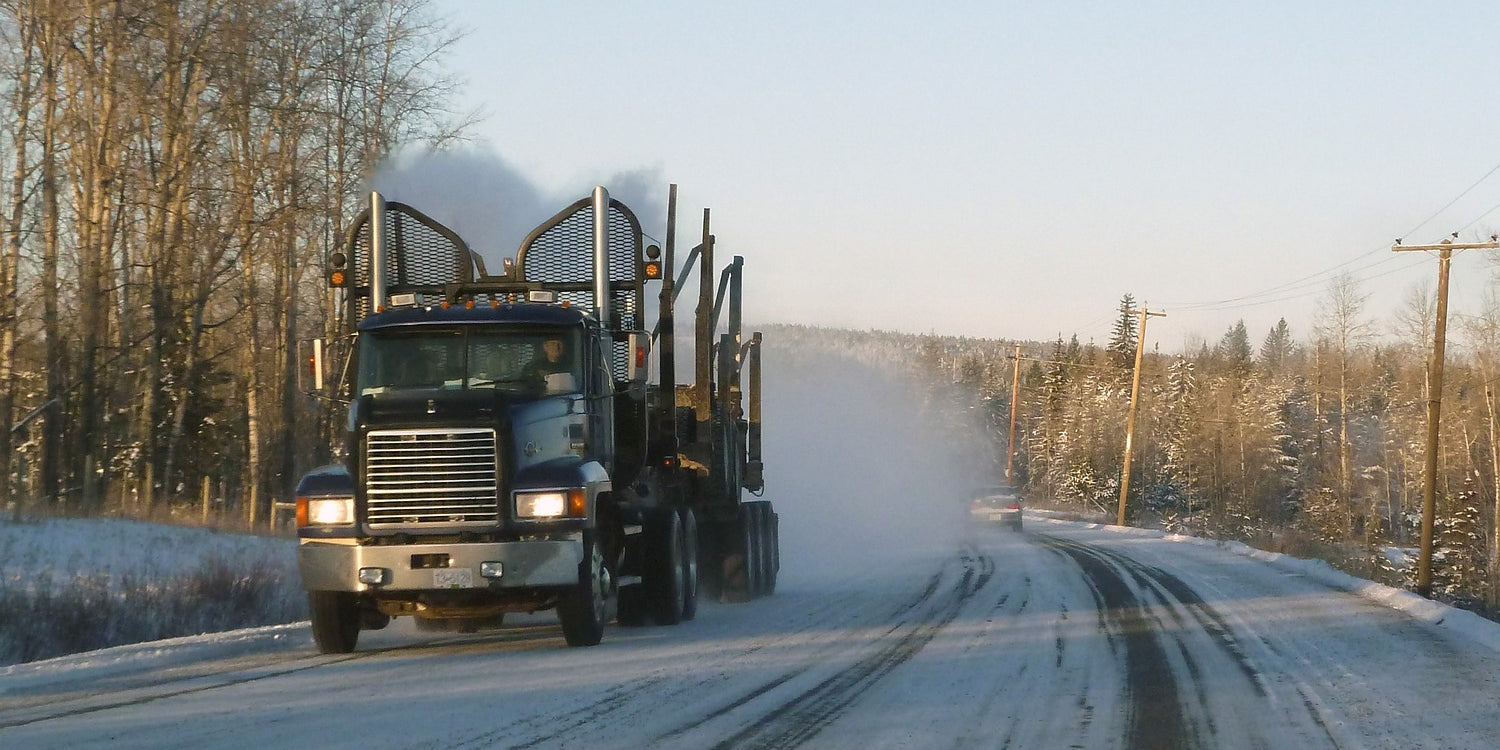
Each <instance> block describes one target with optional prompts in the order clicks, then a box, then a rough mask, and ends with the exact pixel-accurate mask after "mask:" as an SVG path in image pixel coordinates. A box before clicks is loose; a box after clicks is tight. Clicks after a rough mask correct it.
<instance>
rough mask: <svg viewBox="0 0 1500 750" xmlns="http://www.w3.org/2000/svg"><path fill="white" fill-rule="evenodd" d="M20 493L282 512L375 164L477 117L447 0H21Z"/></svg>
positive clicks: (9, 234) (16, 35) (13, 40)
mask: <svg viewBox="0 0 1500 750" xmlns="http://www.w3.org/2000/svg"><path fill="white" fill-rule="evenodd" d="M0 35H3V39H4V42H5V43H4V46H3V49H0V111H3V113H0V123H4V128H3V131H0V176H3V177H0V498H8V499H11V501H12V509H13V510H14V511H16V512H17V513H19V512H20V511H21V510H22V508H21V505H23V504H24V503H34V504H38V505H41V506H44V507H46V508H47V509H49V510H51V511H54V512H67V513H93V512H99V511H101V510H107V509H113V508H118V507H134V508H137V509H143V510H145V511H153V510H160V509H165V508H167V507H170V506H171V505H173V504H174V503H180V502H181V501H183V500H184V499H186V498H191V499H194V500H196V499H197V498H198V497H199V495H200V491H199V490H200V487H202V488H205V489H206V488H208V487H212V488H213V494H214V496H215V498H216V501H218V500H222V499H225V498H227V499H229V501H230V505H231V506H233V507H235V508H237V509H241V510H243V511H245V512H246V513H247V514H248V515H250V516H251V517H254V516H256V515H259V516H260V517H261V518H264V517H265V513H266V512H267V511H268V510H269V505H268V504H269V502H270V501H271V500H272V499H273V498H280V499H286V495H287V493H288V491H289V489H290V488H289V485H290V483H292V482H295V479H296V477H297V476H298V475H299V473H300V472H301V471H302V470H304V469H306V468H308V466H309V465H310V464H312V463H315V462H318V461H320V460H322V459H326V457H327V455H326V447H325V446H326V445H327V441H326V440H325V439H324V436H325V435H326V434H327V433H328V432H329V427H328V425H327V424H326V423H325V422H326V420H327V416H325V415H326V414H327V413H328V410H326V409H322V408H319V407H318V406H317V405H316V404H313V403H310V402H309V401H308V400H307V399H306V397H304V396H303V395H301V394H300V393H299V391H298V389H297V387H296V383H297V379H298V378H297V376H298V368H299V366H300V362H299V357H298V354H297V350H298V349H297V345H296V342H297V341H298V340H299V339H307V338H310V337H314V336H321V335H324V334H325V333H327V332H328V331H327V330H326V328H325V327H326V326H328V325H331V323H332V321H333V320H334V315H333V304H332V303H333V298H332V296H331V295H330V294H329V290H328V289H327V285H326V284H325V283H324V282H323V272H324V268H325V263H326V258H327V256H328V254H329V252H330V250H331V248H333V247H334V246H335V245H336V244H337V243H339V242H340V240H341V238H342V236H343V233H344V227H343V226H342V225H341V221H343V220H344V219H346V218H347V217H349V216H351V215H353V213H354V212H355V211H356V210H357V206H358V204H359V202H360V200H361V195H362V194H363V191H364V189H365V185H367V184H368V180H369V176H370V175H371V173H372V170H373V169H374V168H375V166H376V165H377V164H379V163H380V162H381V160H382V159H385V158H387V157H388V156H389V155H391V154H392V152H393V150H395V149H396V148H398V147H400V146H402V145H409V144H414V143H428V144H439V143H441V142H443V141H445V140H447V139H449V138H452V137H455V136H456V135H457V134H459V133H461V131H462V129H463V127H464V125H465V122H464V121H463V119H462V117H461V116H459V115H455V114H454V113H453V112H451V111H450V102H451V101H452V98H453V92H454V90H455V84H454V81H453V80H452V79H450V78H449V77H448V74H446V73H445V72H444V71H443V70H442V68H441V67H440V65H439V63H440V62H441V56H442V53H443V51H444V50H445V49H447V48H448V46H449V45H450V44H451V43H452V42H453V41H454V37H453V35H452V34H451V33H450V32H449V31H448V30H447V29H446V28H445V26H444V25H443V24H442V23H441V22H440V20H439V19H437V18H436V17H435V16H434V14H433V13H432V11H431V8H430V7H429V5H428V3H427V0H0Z"/></svg>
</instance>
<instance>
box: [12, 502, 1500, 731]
mask: <svg viewBox="0 0 1500 750" xmlns="http://www.w3.org/2000/svg"><path fill="white" fill-rule="evenodd" d="M964 536H965V539H964V540H963V541H961V542H959V543H957V544H954V545H946V548H945V549H937V548H934V549H931V550H927V551H925V552H916V551H913V552H903V553H901V554H900V555H899V556H890V557H880V558H874V559H872V564H871V565H870V566H869V568H868V569H867V571H866V573H867V574H866V575H863V576H858V577H852V576H830V577H823V578H817V577H813V576H807V575H804V576H803V577H801V578H798V577H795V576H788V577H787V578H786V579H785V580H784V583H783V586H782V587H781V589H780V590H779V591H778V592H777V593H776V595H775V596H773V597H772V598H770V599H767V600H762V601H758V602H753V603H750V604H743V605H713V604H706V605H705V606H703V608H702V609H701V610H700V613H699V617H698V619H697V620H695V621H693V622H689V623H684V624H683V625H680V626H677V627H675V628H655V627H652V628H640V629H621V628H613V629H611V630H610V632H609V633H608V634H607V635H606V639H605V642H604V644H602V645H601V646H598V647H595V648H590V649H569V648H566V647H564V646H563V644H562V638H561V634H560V631H558V629H557V628H556V626H555V625H554V624H553V623H552V621H551V619H550V618H549V617H544V616H537V617H536V618H535V619H534V620H531V621H528V622H523V623H518V624H516V625H514V626H512V627H509V628H507V629H505V630H502V631H497V632H493V633H488V634H477V635H471V636H443V637H441V638H434V637H433V635H432V634H420V633H417V632H416V631H414V630H413V629H411V628H410V627H409V626H406V625H402V624H400V621H398V625H396V626H393V627H392V628H390V629H388V630H386V631H379V632H367V633H365V634H364V635H363V636H362V642H361V644H360V650H359V651H357V652H356V653H354V654H352V655H347V656H336V657H335V656H320V655H318V654H317V653H316V651H315V649H314V648H313V646H312V644H311V640H310V637H309V635H308V633H307V631H306V627H305V625H304V626H301V627H283V628H271V629H263V630H257V631H242V632H239V633H235V634H230V635H221V636H205V637H201V638H195V639H180V640H178V641H171V642H163V643H159V644H150V645H145V646H135V647H125V648H122V649H113V650H110V651H105V652H96V653H94V654H87V655H80V656H76V657H68V658H64V659H59V660H54V661H50V662H42V663H38V664H33V665H21V666H18V667H12V668H10V669H8V670H4V671H3V672H0V747H7V748H11V747H14V748H43V747H58V748H62V747H68V748H80V747H110V748H120V747H142V748H145V747H150V748H171V747H179V748H204V747H293V746H300V747H361V748H427V747H454V748H489V747H504V748H552V747H569V748H578V747H616V748H636V747H639V748H646V747H652V748H693V749H701V748H790V747H807V748H823V747H826V748H861V749H862V750H863V749H865V748H879V747H909V748H928V747H932V748H954V747H958V748H966V747H996V748H1066V747H1081V748H1151V747H1164V748H1190V747H1201V748H1290V747H1297V748H1320V747H1328V748H1419V747H1432V748H1440V747H1441V748H1481V747H1493V746H1495V743H1496V742H1497V739H1496V738H1500V714H1497V712H1496V711H1494V708H1493V707H1494V706H1495V705H1496V703H1500V686H1497V684H1496V678H1495V675H1497V674H1500V654H1497V653H1496V652H1495V651H1492V650H1491V649H1490V648H1487V647H1485V646H1481V645H1478V644H1477V643H1475V642H1473V641H1471V640H1467V639H1465V638H1463V637H1461V635H1460V634H1455V633H1453V632H1451V631H1449V630H1448V629H1446V628H1441V627H1436V626H1433V625H1430V624H1427V623H1425V622H1422V621H1420V620H1418V619H1415V618H1413V617H1411V616H1410V615H1408V614H1405V613H1403V612H1400V611H1397V610H1393V609H1390V608H1387V607H1384V606H1381V605H1379V604H1376V603H1373V602H1371V601H1369V600H1367V599H1365V598H1361V597H1359V596H1355V595H1351V594H1347V593H1343V592H1341V591H1336V590H1333V589H1330V588H1329V587H1327V586H1325V585H1323V584H1321V583H1318V582H1316V581H1314V580H1311V579H1310V578H1309V577H1307V576H1304V575H1301V574H1299V573H1297V572H1296V571H1295V570H1288V569H1287V568H1285V567H1279V566H1274V565H1269V564H1267V563H1264V562H1261V561H1258V560H1254V559H1251V558H1249V557H1246V556H1243V555H1239V554H1235V553H1233V552H1230V551H1225V550H1222V549H1217V548H1213V547H1205V546H1201V545H1192V544H1184V543H1181V542H1175V541H1172V540H1168V539H1162V538H1159V537H1156V536H1152V535H1143V534H1130V533H1119V532H1118V531H1114V530H1109V529H1103V528H1091V527H1087V526H1085V525H1082V524H1075V523H1063V522H1052V521H1044V520H1043V519H1040V518H1033V519H1028V521H1027V531H1026V532H1025V533H1023V534H1017V533H1013V532H1009V531H1005V530H1001V529H993V528H978V529H974V530H971V531H970V532H968V533H966V534H965V535H964Z"/></svg>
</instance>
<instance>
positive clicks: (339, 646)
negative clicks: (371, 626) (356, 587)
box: [307, 591, 360, 654]
mask: <svg viewBox="0 0 1500 750" xmlns="http://www.w3.org/2000/svg"><path fill="white" fill-rule="evenodd" d="M307 609H308V612H309V613H310V614H311V615H312V632H313V641H314V642H315V643H317V644H318V651H319V652H320V653H324V654H347V653H349V652H351V651H353V650H354V644H355V643H356V642H357V641H358V640H359V618H360V614H359V602H357V601H356V600H355V598H354V594H353V593H352V592H349V591H309V592H307Z"/></svg>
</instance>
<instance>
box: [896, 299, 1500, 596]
mask: <svg viewBox="0 0 1500 750" xmlns="http://www.w3.org/2000/svg"><path fill="white" fill-rule="evenodd" d="M1367 301H1368V295H1366V294H1365V293H1364V292H1362V291H1361V289H1360V287H1359V284H1358V282H1357V281H1355V280H1354V279H1353V278H1352V277H1351V276H1348V275H1345V276H1340V277H1338V278H1336V279H1334V280H1333V281H1332V282H1330V284H1329V285H1328V288H1327V290H1326V292H1325V293H1324V297H1323V298H1322V299H1321V301H1320V304H1319V308H1318V313H1317V319H1316V321H1315V323H1314V325H1313V326H1311V327H1310V328H1309V329H1307V330H1305V331H1303V332H1301V335H1300V336H1299V335H1298V333H1297V332H1295V331H1294V330H1293V329H1292V327H1291V326H1290V325H1289V324H1288V323H1287V321H1286V320H1285V319H1282V320H1280V321H1279V322H1278V323H1277V324H1276V325H1275V326H1273V327H1271V328H1270V329H1269V330H1267V331H1266V332H1264V334H1262V335H1261V336H1252V334H1251V332H1250V331H1249V330H1247V329H1246V327H1245V325H1244V323H1243V322H1241V323H1238V324H1237V325H1235V326H1233V327H1231V328H1230V329H1229V330H1228V331H1226V332H1225V333H1224V334H1223V335H1222V337H1221V338H1220V339H1219V340H1218V341H1216V342H1204V343H1202V345H1201V346H1200V347H1199V348H1198V349H1197V350H1196V351H1185V352H1180V353H1176V354H1167V353H1162V352H1160V351H1157V350H1155V348H1154V347H1151V346H1150V345H1149V341H1148V346H1147V348H1146V353H1145V356H1144V362H1143V366H1142V375H1141V378H1142V381H1141V388H1140V393H1139V397H1138V415H1137V422H1136V429H1135V435H1134V443H1133V459H1132V464H1131V478H1130V483H1129V487H1128V489H1129V497H1128V498H1127V503H1126V511H1127V522H1128V523H1131V524H1137V525H1155V526H1160V527H1163V528H1166V529H1168V530H1174V531H1177V530H1181V531H1188V532H1191V533H1195V534H1200V535H1208V536H1213V537H1217V538H1221V539H1236V540H1241V541H1246V542H1249V543H1252V544H1254V545H1256V546H1259V547H1261V548H1265V549H1274V550H1278V551H1287V552H1292V553H1296V554H1302V555H1308V556H1315V557H1321V558H1323V559H1327V560H1329V561H1330V562H1333V563H1335V564H1337V565H1339V566H1341V567H1343V568H1345V569H1347V570H1349V571H1350V572H1353V573H1356V574H1358V575H1363V576H1366V577H1372V578H1376V579H1377V580H1385V581H1386V582H1389V583H1393V584H1397V585H1408V584H1410V580H1408V579H1409V577H1410V576H1411V575H1413V574H1414V571H1411V570H1409V568H1408V567H1406V566H1403V565H1401V564H1400V562H1399V560H1400V557H1401V555H1399V554H1398V555H1394V556H1393V555H1392V554H1391V552H1392V550H1393V549H1394V550H1406V551H1407V552H1411V551H1412V550H1413V548H1415V547H1416V546H1417V544H1418V539H1419V532H1420V521H1421V506H1422V495H1423V493H1422V483H1423V460H1424V456H1425V451H1426V446H1425V435H1426V424H1427V423H1426V404H1427V400H1428V398H1429V397H1431V396H1432V395H1433V394H1431V393H1430V392H1429V390H1428V387H1427V385H1428V384H1427V367H1428V363H1429V360H1430V355H1431V351H1432V339H1433V330H1434V321H1435V318H1436V315H1435V303H1434V298H1433V295H1432V293H1431V289H1430V287H1427V286H1420V287H1418V288H1415V289H1413V290H1412V291H1411V293H1410V294H1409V296H1408V297H1407V298H1406V300H1405V304H1404V306H1403V307H1402V308H1401V309H1400V310H1398V312H1397V313H1396V314H1395V315H1394V316H1393V319H1392V320H1389V321H1384V322H1382V321H1377V320H1375V319H1373V318H1372V317H1370V316H1369V314H1368V311H1367V309H1366V307H1367V305H1366V303H1367ZM1134 306H1135V301H1134V299H1133V298H1132V297H1131V296H1130V295H1126V296H1125V298H1124V299H1123V300H1122V301H1121V305H1120V314H1119V317H1118V318H1117V322H1116V324H1115V326H1114V329H1113V333H1112V336H1111V338H1110V340H1109V342H1108V343H1107V344H1105V345H1104V346H1102V347H1100V346H1096V345H1094V344H1092V343H1090V344H1080V343H1079V341H1078V339H1077V337H1076V336H1074V337H1071V338H1070V339H1068V340H1066V341H1065V340H1064V339H1063V338H1062V337H1059V338H1058V339H1057V340H1055V341H1053V342H1050V343H1036V342H1029V343H1022V342H980V341H973V340H963V339H948V340H946V341H935V342H933V343H932V345H931V348H930V350H929V353H928V354H929V356H928V357H926V359H925V363H924V366H925V367H926V369H927V371H928V376H929V383H930V384H933V385H934V387H936V388H938V389H940V390H947V391H952V390H953V389H954V388H955V387H958V386H961V387H962V389H961V390H962V393H965V394H967V395H960V396H957V397H958V398H970V399H973V405H974V407H975V408H978V409H981V410H982V411H983V412H984V414H985V419H984V423H985V425H986V427H985V430H986V434H987V436H988V441H989V443H990V444H992V445H993V446H994V447H995V450H996V451H997V458H996V462H995V466H994V467H992V471H994V472H995V473H996V474H999V473H1000V472H1002V471H1003V465H1004V464H1005V463H1006V458H1010V459H1011V464H1012V465H1013V467H1014V468H1013V481H1014V482H1015V483H1016V484H1017V485H1018V486H1020V487H1022V488H1024V491H1025V492H1026V494H1027V495H1028V496H1029V497H1032V498H1034V499H1038V500H1047V501H1055V502H1058V503H1061V504H1064V505H1073V506H1077V507H1079V508H1083V509H1091V510H1093V511H1095V512H1097V513H1099V514H1102V515H1104V516H1105V517H1107V518H1109V519H1110V520H1111V521H1112V520H1113V518H1114V517H1115V514H1116V510H1117V507H1118V503H1119V498H1120V486H1121V476H1122V475H1121V471H1122V467H1123V464H1124V460H1123V456H1124V447H1125V437H1126V430H1125V425H1126V412H1127V409H1128V407H1129V400H1130V391H1131V376H1132V372H1133V365H1134V355H1135V350H1136V344H1137V336H1138V331H1137V326H1138V319H1137V316H1136V315H1135V314H1134V312H1133V311H1132V310H1131V308H1133V307H1134ZM1455 322H1456V325H1455V329H1456V331H1457V332H1458V333H1459V334H1460V336H1461V337H1462V339H1463V341H1464V343H1465V344H1466V345H1465V346H1463V347H1461V348H1459V349H1457V350H1455V349H1452V348H1450V350H1449V352H1448V357H1447V366H1446V375H1445V381H1444V391H1443V394H1442V403H1443V419H1442V421H1441V428H1442V429H1441V434H1440V455H1439V474H1438V477H1437V487H1438V493H1437V497H1438V500H1437V515H1436V529H1435V532H1434V537H1435V550H1436V551H1435V553H1434V591H1435V592H1436V593H1438V594H1440V595H1442V596H1443V597H1444V598H1447V599H1449V600H1451V601H1455V602H1458V603H1461V604H1464V605H1466V606H1472V607H1476V608H1478V607H1487V608H1489V609H1490V610H1491V611H1496V610H1497V609H1500V525H1497V523H1496V519H1497V517H1500V473H1497V466H1500V414H1497V397H1496V393H1495V389H1496V379H1497V377H1500V304H1497V303H1496V301H1495V300H1494V299H1491V300H1490V301H1489V302H1488V303H1487V304H1486V305H1485V307H1484V309H1483V310H1481V311H1480V312H1479V313H1478V314H1477V315H1470V316H1456V317H1455ZM1016 343H1019V351H1020V354H1021V358H1020V363H1021V367H1020V368H1019V369H1018V370H1017V369H1016V368H1015V367H1014V365H1015V360H1014V359H1013V357H1014V355H1015V346H1014V344H1016ZM1013 390H1014V392H1015V393H1016V394H1017V397H1016V404H1015V405H1016V410H1015V413H1016V421H1015V444H1014V456H1008V455H1007V454H1008V444H1007V441H1008V438H1009V432H1010V411H1011V393H1012V391H1013ZM1393 557H1394V558H1395V562H1393Z"/></svg>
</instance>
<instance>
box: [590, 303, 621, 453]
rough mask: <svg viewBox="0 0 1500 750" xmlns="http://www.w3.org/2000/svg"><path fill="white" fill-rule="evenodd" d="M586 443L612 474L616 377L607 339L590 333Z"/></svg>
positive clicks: (596, 333) (595, 333)
mask: <svg viewBox="0 0 1500 750" xmlns="http://www.w3.org/2000/svg"><path fill="white" fill-rule="evenodd" d="M588 351H589V355H590V356H589V360H590V361H589V362H588V365H587V367H588V379H589V398H588V404H589V433H590V434H589V443H590V447H591V448H592V449H593V453H594V457H595V458H596V459H597V460H598V461H599V463H600V464H601V465H603V466H604V468H605V470H606V471H608V472H609V475H610V476H611V477H613V476H614V475H615V378H614V375H613V373H612V372H611V370H610V349H609V342H608V340H607V339H604V338H603V337H601V336H600V335H599V334H598V332H591V333H590V334H589V347H588Z"/></svg>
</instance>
